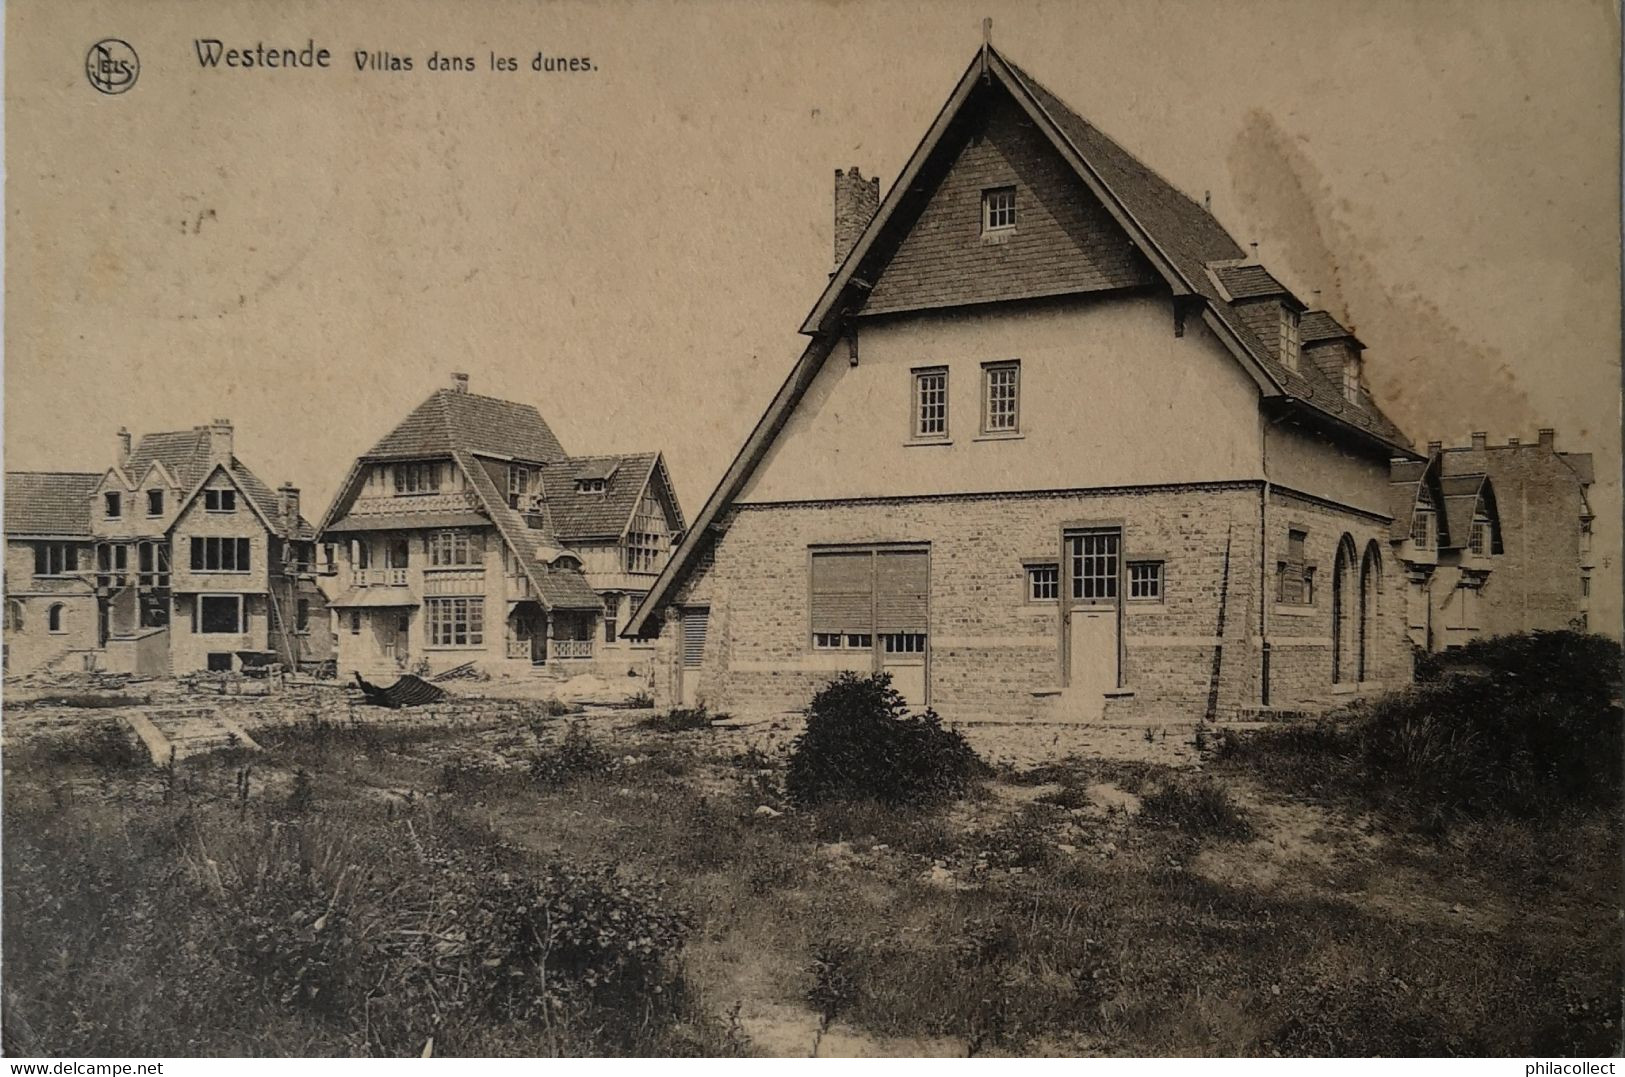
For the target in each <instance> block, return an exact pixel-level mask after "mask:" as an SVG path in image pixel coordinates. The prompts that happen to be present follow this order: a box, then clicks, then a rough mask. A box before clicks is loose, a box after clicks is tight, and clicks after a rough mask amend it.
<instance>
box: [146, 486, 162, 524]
mask: <svg viewBox="0 0 1625 1077" xmlns="http://www.w3.org/2000/svg"><path fill="white" fill-rule="evenodd" d="M155 504H156V505H157V506H158V507H157V508H153V505H155ZM163 514H164V492H163V491H162V490H148V491H147V518H148V519H156V518H157V517H159V516H162V515H163Z"/></svg>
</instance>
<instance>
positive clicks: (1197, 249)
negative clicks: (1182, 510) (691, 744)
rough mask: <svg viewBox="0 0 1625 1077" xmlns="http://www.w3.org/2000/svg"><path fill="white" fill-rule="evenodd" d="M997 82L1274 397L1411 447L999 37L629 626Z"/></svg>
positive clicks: (804, 377) (827, 299)
mask: <svg viewBox="0 0 1625 1077" xmlns="http://www.w3.org/2000/svg"><path fill="white" fill-rule="evenodd" d="M995 83H996V84H997V85H998V86H1000V87H1002V88H1003V90H1004V91H1005V92H1007V93H1009V94H1010V96H1011V97H1012V98H1013V99H1014V100H1015V101H1016V103H1017V104H1018V105H1020V106H1021V107H1022V109H1023V110H1024V111H1025V112H1026V113H1027V115H1028V117H1029V118H1030V119H1031V120H1032V122H1033V123H1034V125H1035V127H1037V128H1038V129H1039V130H1040V131H1041V132H1042V133H1043V134H1044V135H1045V136H1046V137H1047V138H1048V140H1049V141H1050V143H1051V144H1052V145H1053V146H1054V147H1055V149H1056V151H1057V152H1058V153H1059V154H1060V156H1061V157H1062V159H1064V160H1065V161H1066V162H1067V164H1068V165H1070V166H1071V167H1072V169H1073V170H1074V171H1075V172H1076V174H1077V176H1078V178H1079V180H1081V181H1082V182H1083V183H1084V185H1085V186H1087V187H1088V189H1089V190H1090V192H1091V193H1092V194H1093V195H1094V196H1095V197H1096V198H1097V199H1099V201H1100V203H1101V205H1103V206H1104V207H1105V209H1106V210H1107V212H1108V213H1109V214H1110V215H1111V216H1112V218H1113V219H1114V220H1115V221H1116V222H1117V224H1118V225H1119V226H1120V227H1121V228H1122V229H1123V231H1124V232H1125V233H1126V234H1127V235H1128V237H1129V239H1130V241H1131V242H1133V243H1134V245H1135V246H1136V247H1137V248H1138V249H1139V251H1140V253H1141V254H1143V255H1144V256H1145V257H1146V259H1147V261H1149V262H1150V263H1151V265H1152V266H1153V267H1154V268H1155V269H1156V270H1157V272H1158V273H1159V274H1160V275H1161V276H1162V278H1163V280H1164V281H1165V282H1166V283H1167V285H1168V287H1169V289H1170V290H1171V291H1172V293H1173V296H1174V301H1175V304H1176V306H1178V307H1180V309H1184V310H1192V311H1194V310H1197V309H1200V312H1201V315H1202V318H1203V321H1204V322H1205V323H1206V324H1207V325H1208V327H1209V328H1210V329H1212V330H1213V332H1214V335H1215V336H1216V337H1217V338H1218V339H1219V341H1220V342H1221V343H1222V344H1223V345H1224V346H1225V347H1226V348H1227V349H1228V350H1229V352H1230V353H1231V355H1232V356H1234V358H1235V359H1236V361H1237V362H1238V363H1240V365H1241V366H1242V368H1243V369H1244V370H1245V371H1246V372H1247V373H1248V374H1249V375H1250V376H1251V377H1252V378H1253V380H1254V381H1255V382H1256V383H1257V385H1258V387H1259V391H1260V392H1261V393H1262V394H1263V395H1264V396H1265V397H1266V398H1274V399H1275V400H1277V401H1278V402H1279V403H1280V405H1281V406H1282V407H1285V408H1288V409H1292V410H1294V411H1302V412H1304V413H1306V414H1307V415H1308V416H1309V417H1311V418H1313V419H1316V420H1317V421H1321V422H1324V423H1325V424H1327V425H1329V426H1331V427H1333V428H1334V429H1337V430H1339V431H1346V432H1351V433H1353V434H1354V435H1356V436H1359V437H1362V438H1363V439H1364V440H1366V441H1367V442H1369V443H1374V444H1375V445H1379V446H1383V447H1385V448H1387V449H1389V450H1391V451H1392V450H1398V451H1399V452H1401V453H1405V454H1410V453H1412V451H1413V450H1412V449H1411V446H1410V442H1409V440H1408V439H1407V438H1406V437H1405V435H1404V434H1403V433H1401V432H1400V430H1399V428H1398V427H1396V426H1395V425H1394V424H1393V422H1392V421H1390V420H1389V419H1388V418H1387V416H1385V415H1383V414H1382V412H1381V410H1380V409H1379V408H1378V407H1377V406H1376V404H1375V403H1374V402H1373V401H1372V400H1371V399H1370V397H1369V396H1366V395H1364V394H1362V395H1361V400H1360V401H1359V402H1358V403H1355V402H1351V401H1349V400H1347V399H1345V398H1344V396H1343V392H1342V386H1341V385H1338V384H1333V383H1332V382H1330V381H1329V380H1328V379H1327V378H1326V377H1325V376H1324V375H1323V374H1322V373H1321V372H1320V371H1319V370H1318V368H1316V367H1315V366H1314V364H1312V363H1304V364H1299V369H1291V368H1289V367H1287V366H1286V365H1285V364H1284V363H1282V362H1281V361H1280V360H1279V359H1278V358H1277V357H1276V355H1275V353H1274V352H1273V351H1272V350H1271V349H1270V348H1269V347H1267V346H1266V345H1265V343H1264V342H1263V341H1262V340H1260V339H1259V338H1258V337H1257V336H1256V335H1255V334H1254V333H1253V331H1252V330H1251V329H1250V328H1249V327H1248V326H1247V323H1246V321H1245V320H1244V319H1243V318H1242V317H1241V316H1240V314H1239V313H1238V312H1237V310H1236V309H1235V308H1234V307H1233V306H1232V304H1231V302H1230V300H1229V299H1228V298H1226V296H1225V295H1224V294H1223V292H1222V291H1221V287H1220V285H1219V283H1218V282H1217V280H1216V279H1215V278H1214V276H1213V275H1212V274H1210V272H1209V270H1210V269H1218V268H1220V267H1222V266H1225V265H1233V264H1234V263H1236V262H1239V261H1241V260H1242V259H1243V257H1244V252H1243V251H1242V249H1241V247H1240V246H1239V245H1238V244H1237V243H1236V241H1235V239H1234V238H1232V237H1231V236H1230V234H1229V233H1228V232H1226V231H1225V230H1224V228H1223V227H1222V226H1221V225H1220V224H1219V223H1218V221H1217V220H1215V219H1214V217H1213V216H1212V214H1210V213H1208V212H1207V211H1206V210H1204V209H1203V208H1202V207H1201V206H1199V205H1198V204H1197V203H1196V202H1194V201H1193V200H1192V199H1190V198H1189V197H1187V196H1186V195H1185V194H1183V193H1181V192H1180V191H1179V190H1178V189H1176V188H1175V187H1173V186H1172V185H1171V184H1169V183H1168V182H1167V181H1166V180H1164V179H1163V178H1162V177H1160V176H1158V175H1157V174H1156V173H1155V172H1153V171H1152V170H1151V169H1150V168H1148V167H1146V166H1145V165H1144V164H1143V163H1141V162H1140V161H1139V160H1138V159H1137V158H1135V157H1134V156H1133V155H1132V154H1130V153H1129V152H1128V151H1127V150H1125V149H1123V148H1122V147H1121V146H1120V145H1118V144H1117V143H1116V142H1114V141H1113V140H1112V139H1110V138H1108V137H1107V136H1106V135H1105V134H1104V133H1102V132H1101V131H1100V130H1099V129H1098V128H1096V127H1095V126H1094V125H1092V124H1090V123H1089V122H1088V121H1087V120H1085V119H1083V117H1081V116H1079V115H1078V114H1077V113H1076V112H1074V111H1073V110H1072V109H1071V108H1070V107H1069V106H1067V105H1066V103H1065V102H1063V101H1061V99H1060V98H1058V97H1056V96H1055V95H1054V94H1053V93H1051V92H1050V91H1049V90H1048V89H1046V88H1045V87H1044V86H1043V85H1042V84H1041V83H1039V82H1038V81H1037V80H1036V79H1034V78H1032V76H1030V75H1028V74H1027V73H1026V72H1025V71H1023V70H1021V68H1019V67H1017V66H1016V65H1015V64H1014V63H1011V62H1010V61H1009V60H1008V59H1006V58H1005V57H1004V56H1003V55H1002V54H1000V53H999V52H998V51H997V50H996V49H994V48H993V47H992V45H990V44H985V45H983V46H982V48H981V49H979V50H978V52H977V54H976V56H975V57H973V59H972V60H971V63H970V65H969V66H968V67H967V68H966V69H965V72H964V74H963V75H961V77H960V79H959V82H958V83H957V84H956V86H955V88H954V90H953V92H952V93H950V94H949V96H948V99H947V101H946V102H945V103H944V104H943V107H942V109H941V110H940V111H939V112H938V113H937V116H936V118H935V119H934V120H933V121H932V124H931V127H930V128H929V129H928V130H927V132H926V134H925V136H924V137H923V138H922V139H921V141H920V143H919V145H918V146H917V147H916V148H915V150H914V153H913V154H912V155H911V156H910V158H909V160H908V162H907V163H906V164H905V165H904V167H903V169H902V170H901V171H900V172H899V173H898V176H897V179H896V182H894V183H893V184H892V187H891V189H890V190H889V191H888V192H887V193H886V196H885V197H884V198H883V199H882V200H881V203H880V207H879V209H878V210H877V211H876V213H875V215H874V217H873V218H872V219H871V220H870V221H869V223H868V225H867V227H865V228H864V230H863V232H862V234H861V235H860V236H859V237H858V240H857V242H856V243H855V244H854V245H853V247H852V249H851V250H850V251H849V252H848V253H847V255H846V257H845V259H844V260H843V261H842V263H841V265H840V266H839V267H838V268H837V269H836V271H835V273H834V274H832V276H831V278H830V280H829V283H828V284H827V285H826V287H825V288H824V290H823V292H822V294H821V295H820V296H819V298H818V300H817V302H816V303H815V304H814V305H813V308H812V311H811V312H810V313H809V314H808V315H807V317H806V319H805V320H804V321H803V323H802V326H801V332H802V333H804V334H807V335H808V336H810V337H812V341H811V342H810V343H809V344H808V345H807V347H806V349H805V350H804V351H803V352H802V355H801V358H800V359H799V360H798V361H797V363H796V365H795V367H794V368H792V370H791V371H790V374H789V376H788V377H787V378H786V379H785V382H784V384H783V385H782V386H781V387H780V389H779V392H778V393H777V394H776V395H775V396H774V398H773V401H772V403H771V404H770V405H769V407H768V410H767V412H766V413H765V414H764V415H763V416H762V418H761V420H760V421H759V422H758V423H757V425H756V427H755V429H754V430H752V432H751V434H750V437H749V438H748V439H747V440H746V442H745V445H744V446H743V447H742V448H741V450H740V453H739V455H738V456H736V457H735V459H734V462H733V463H732V464H731V465H730V466H729V469H728V471H727V473H726V474H725V475H724V476H723V479H722V481H721V482H720V483H719V484H718V485H717V488H716V490H715V491H714V492H713V493H712V495H711V498H710V500H709V501H707V503H706V504H705V506H704V507H703V508H702V509H701V510H700V513H699V515H698V516H697V517H696V518H695V523H694V527H693V528H692V529H690V530H689V531H688V533H687V534H686V535H685V536H684V539H683V542H682V543H681V544H680V545H679V546H678V548H677V550H676V552H675V553H674V554H673V556H672V558H671V560H670V561H668V562H667V565H666V568H665V570H664V571H662V572H661V574H660V576H659V578H658V579H657V580H656V582H655V584H654V587H653V588H652V589H651V590H650V593H649V597H648V599H647V600H646V601H645V602H644V603H643V605H642V606H641V607H640V608H639V609H638V611H637V613H636V614H635V615H634V616H633V617H632V619H631V621H630V622H629V623H628V624H627V626H626V630H625V632H624V633H623V634H624V635H636V634H641V633H643V632H644V631H645V628H646V626H647V624H648V621H649V619H650V617H651V616H653V614H654V613H655V612H656V611H658V610H659V609H660V608H661V605H662V603H663V602H664V600H665V599H666V597H667V594H668V592H669V591H670V589H671V587H672V586H673V585H674V583H675V581H676V580H677V579H678V578H679V577H680V576H681V575H682V574H683V573H684V572H685V571H686V568H687V564H688V562H689V560H690V559H691V558H692V557H693V556H694V555H695V551H696V550H697V549H698V548H699V545H700V544H701V543H702V542H704V541H705V540H706V533H707V532H708V531H709V529H710V528H711V526H712V525H713V524H715V522H716V521H717V518H718V517H719V516H720V514H721V513H722V511H723V510H724V509H725V508H726V506H727V505H728V504H729V503H730V502H731V501H732V499H733V497H734V496H735V495H736V494H737V492H738V490H739V489H740V488H741V487H742V486H743V484H744V482H745V481H746V480H747V479H748V478H749V475H750V473H751V471H752V470H753V469H754V467H755V465H756V462H757V461H758V460H759V459H760V456H761V454H762V453H765V452H766V451H767V448H768V446H769V445H770V444H771V443H772V440H773V438H774V437H776V436H777V434H778V432H779V430H781V429H782V428H783V425H784V423H785V421H786V419H787V418H788V416H789V413H790V412H791V411H792V410H793V409H794V408H795V406H796V404H797V403H798V402H799V401H800V399H801V396H802V394H803V393H805V392H806V389H807V387H808V386H809V385H810V384H811V383H812V379H813V377H814V376H815V375H816V374H817V372H818V369H819V367H820V366H821V365H822V364H823V362H824V361H825V359H826V358H827V357H828V355H829V353H830V351H831V350H832V349H833V347H834V344H835V342H836V340H837V339H838V337H839V334H840V333H841V332H842V330H843V326H842V323H843V321H844V320H845V319H846V318H847V317H848V316H849V315H851V314H853V313H856V312H861V309H862V306H863V303H864V301H865V298H866V296H867V295H868V290H869V289H870V288H871V287H872V283H873V282H874V281H875V280H876V279H877V275H878V271H879V270H880V269H882V268H883V267H884V264H885V262H886V260H887V259H888V258H889V257H890V255H891V253H892V252H893V251H895V249H896V247H897V244H899V243H900V242H901V241H902V238H903V234H906V230H904V229H902V228H901V227H900V226H899V225H897V224H896V223H895V222H896V221H900V220H906V219H907V214H906V213H904V212H903V211H904V209H905V206H908V207H912V206H913V205H915V204H917V203H918V202H919V201H920V200H921V199H926V198H929V197H930V195H931V193H932V190H933V189H934V187H935V180H934V178H933V176H932V175H931V174H928V173H929V172H930V170H932V169H938V168H944V167H946V164H945V162H944V160H943V158H944V155H943V154H941V153H939V152H938V148H939V146H940V145H941V144H942V143H943V142H944V140H945V138H946V137H947V136H948V134H949V132H950V130H951V129H952V128H953V126H954V123H955V119H956V117H957V116H958V114H959V113H960V112H961V111H962V110H963V109H965V108H966V106H967V103H968V102H969V101H971V99H972V97H973V95H974V94H976V93H978V92H981V90H982V88H983V87H984V86H992V85H994V84H995ZM900 233H902V234H900ZM1270 279H1271V280H1273V279H1274V278H1273V277H1272V278H1270ZM1238 286H1240V284H1239V282H1238ZM1283 291H1284V289H1283ZM1287 294H1288V298H1291V297H1290V293H1287ZM1291 301H1292V302H1293V303H1294V305H1296V306H1298V307H1299V308H1301V307H1302V305H1303V304H1301V303H1299V302H1298V301H1297V300H1296V299H1295V298H1291Z"/></svg>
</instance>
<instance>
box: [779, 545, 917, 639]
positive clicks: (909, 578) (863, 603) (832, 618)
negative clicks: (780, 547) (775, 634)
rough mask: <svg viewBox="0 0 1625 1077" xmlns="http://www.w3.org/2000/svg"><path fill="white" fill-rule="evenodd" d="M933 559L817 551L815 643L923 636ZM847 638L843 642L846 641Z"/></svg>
mask: <svg viewBox="0 0 1625 1077" xmlns="http://www.w3.org/2000/svg"><path fill="white" fill-rule="evenodd" d="M930 592H931V559H930V554H929V552H928V551H926V550H872V549H868V550H815V551H814V552H813V555H812V579H811V582H810V586H809V588H808V593H809V596H810V603H811V613H812V617H811V621H812V633H813V637H814V640H815V641H819V640H823V641H826V642H824V643H822V644H820V645H821V646H826V647H827V646H831V645H832V644H830V643H828V642H827V641H828V640H830V639H831V638H832V637H844V640H850V639H852V638H853V637H856V638H857V639H859V640H862V641H863V645H865V646H867V645H868V644H869V643H870V642H871V641H872V639H873V637H874V636H876V635H896V634H910V635H924V634H925V632H926V631H927V625H928V620H929V617H928V611H929V597H930ZM844 640H843V642H844Z"/></svg>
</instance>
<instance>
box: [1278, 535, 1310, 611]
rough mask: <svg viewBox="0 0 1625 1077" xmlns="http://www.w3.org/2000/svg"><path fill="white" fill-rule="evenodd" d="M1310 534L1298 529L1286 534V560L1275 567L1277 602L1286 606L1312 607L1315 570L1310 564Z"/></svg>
mask: <svg viewBox="0 0 1625 1077" xmlns="http://www.w3.org/2000/svg"><path fill="white" fill-rule="evenodd" d="M1308 542H1309V532H1307V531H1300V530H1298V529H1296V528H1291V529H1288V531H1287V533H1286V558H1285V560H1282V561H1277V562H1276V565H1275V601H1276V602H1279V603H1281V604H1282V605H1284V606H1312V605H1314V602H1315V584H1314V579H1315V575H1314V573H1315V570H1314V569H1313V568H1311V567H1310V566H1309V564H1308V555H1307V552H1306V546H1307V545H1308Z"/></svg>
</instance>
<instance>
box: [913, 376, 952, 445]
mask: <svg viewBox="0 0 1625 1077" xmlns="http://www.w3.org/2000/svg"><path fill="white" fill-rule="evenodd" d="M914 436H915V437H917V438H945V437H947V436H948V368H947V367H932V368H930V369H928V370H916V371H915V372H914Z"/></svg>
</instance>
